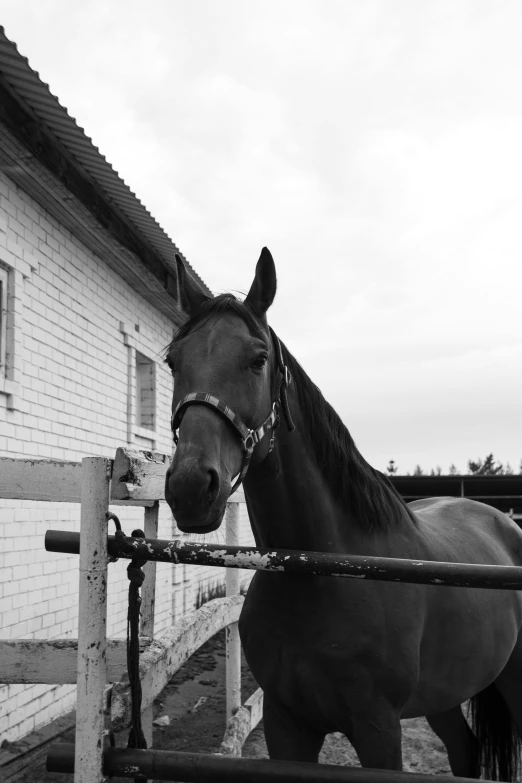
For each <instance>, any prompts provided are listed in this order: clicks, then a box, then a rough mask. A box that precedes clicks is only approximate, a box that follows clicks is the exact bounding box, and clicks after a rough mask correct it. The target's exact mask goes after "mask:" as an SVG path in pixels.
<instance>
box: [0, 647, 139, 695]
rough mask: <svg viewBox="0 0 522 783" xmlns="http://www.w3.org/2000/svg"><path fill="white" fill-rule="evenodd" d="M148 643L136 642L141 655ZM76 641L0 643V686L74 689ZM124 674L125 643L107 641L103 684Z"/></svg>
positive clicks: (117, 680) (121, 677) (118, 680)
mask: <svg viewBox="0 0 522 783" xmlns="http://www.w3.org/2000/svg"><path fill="white" fill-rule="evenodd" d="M149 644H150V639H145V638H142V639H140V652H144V651H145V650H146V649H147V647H148V646H149ZM77 658H78V640H77V639H15V640H10V639H0V683H2V684H4V685H28V684H41V685H76V676H77V665H76V663H77ZM126 671H127V640H126V639H107V682H121V680H123V679H124V677H125V672H126Z"/></svg>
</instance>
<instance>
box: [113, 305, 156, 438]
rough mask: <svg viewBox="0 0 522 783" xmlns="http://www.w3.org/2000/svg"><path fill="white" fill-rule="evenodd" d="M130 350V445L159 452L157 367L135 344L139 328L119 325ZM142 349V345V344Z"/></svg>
mask: <svg viewBox="0 0 522 783" xmlns="http://www.w3.org/2000/svg"><path fill="white" fill-rule="evenodd" d="M120 332H121V333H122V334H123V341H124V344H125V345H126V346H127V370H128V372H127V384H128V385H127V443H131V444H134V445H136V446H138V447H139V448H140V449H146V450H147V449H150V450H152V451H154V450H155V448H156V363H155V362H154V360H153V359H149V358H148V356H145V354H143V353H141V351H139V350H138V345H137V344H136V343H137V341H138V339H139V329H138V328H137V326H136V324H133V325H131V324H128V323H125V322H124V321H121V322H120ZM139 346H140V348H141V347H142V344H141V341H140V343H139Z"/></svg>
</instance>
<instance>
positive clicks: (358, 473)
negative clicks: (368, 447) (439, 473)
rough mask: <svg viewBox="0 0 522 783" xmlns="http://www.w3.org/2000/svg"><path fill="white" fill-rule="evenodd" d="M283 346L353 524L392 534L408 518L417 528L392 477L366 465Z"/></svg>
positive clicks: (322, 461) (317, 446)
mask: <svg viewBox="0 0 522 783" xmlns="http://www.w3.org/2000/svg"><path fill="white" fill-rule="evenodd" d="M281 345H282V348H283V358H284V361H285V364H287V365H288V369H289V370H290V372H291V374H292V378H293V385H295V390H296V393H297V398H298V400H299V405H300V408H301V412H302V417H303V421H304V422H305V424H306V427H307V430H308V434H309V437H310V443H311V444H313V449H314V452H315V456H316V459H317V464H318V466H319V469H320V470H321V473H322V475H323V477H324V479H325V481H326V484H327V486H328V488H329V489H330V491H331V492H332V495H333V496H334V497H335V498H336V500H338V501H339V502H340V503H343V504H345V505H346V506H347V507H348V508H349V509H350V511H351V512H352V516H353V519H354V521H355V522H356V523H357V524H359V525H360V526H361V527H362V528H363V529H365V530H369V531H387V530H393V529H394V528H396V527H398V526H399V527H400V526H402V525H403V524H404V517H405V513H406V515H407V516H408V517H409V518H410V519H411V521H412V522H414V523H415V525H416V524H417V519H416V517H415V515H414V514H413V512H412V511H411V509H410V508H408V506H407V504H406V503H405V502H404V500H403V499H402V498H401V496H400V495H399V493H398V492H397V490H396V489H395V487H394V486H393V484H392V483H391V481H390V480H389V479H388V477H387V476H385V475H384V474H383V473H381V472H380V471H379V470H376V469H375V468H373V467H372V466H371V465H370V464H369V463H368V462H366V460H365V459H364V457H363V456H362V454H361V452H360V451H359V449H358V448H357V446H356V445H355V441H354V440H353V438H352V436H351V435H350V433H349V431H348V428H347V427H346V425H345V424H344V423H343V422H342V420H341V418H340V417H339V415H338V414H337V413H336V412H335V410H334V409H333V408H332V406H331V405H330V403H329V402H327V401H326V400H325V398H324V397H323V395H322V393H321V391H320V389H319V387H318V386H316V384H315V383H314V382H313V381H312V380H311V379H310V378H309V377H308V375H307V374H306V372H305V371H304V370H303V368H302V367H301V365H300V364H299V362H298V361H297V359H296V358H295V357H294V356H293V355H292V354H291V353H290V351H289V350H288V348H287V347H286V346H285V345H284V344H283V343H281Z"/></svg>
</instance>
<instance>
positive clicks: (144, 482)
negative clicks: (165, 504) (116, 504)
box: [111, 448, 172, 502]
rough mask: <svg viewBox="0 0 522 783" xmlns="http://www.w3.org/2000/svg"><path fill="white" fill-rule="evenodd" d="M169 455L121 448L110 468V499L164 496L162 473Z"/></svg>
mask: <svg viewBox="0 0 522 783" xmlns="http://www.w3.org/2000/svg"><path fill="white" fill-rule="evenodd" d="M171 459H172V457H169V456H168V455H167V454H160V453H158V452H151V451H139V450H138V449H132V448H120V449H118V450H117V451H116V456H115V458H114V467H113V472H112V484H111V502H112V501H113V500H145V501H150V500H152V501H156V500H165V474H166V473H167V469H168V467H169V465H170V462H171Z"/></svg>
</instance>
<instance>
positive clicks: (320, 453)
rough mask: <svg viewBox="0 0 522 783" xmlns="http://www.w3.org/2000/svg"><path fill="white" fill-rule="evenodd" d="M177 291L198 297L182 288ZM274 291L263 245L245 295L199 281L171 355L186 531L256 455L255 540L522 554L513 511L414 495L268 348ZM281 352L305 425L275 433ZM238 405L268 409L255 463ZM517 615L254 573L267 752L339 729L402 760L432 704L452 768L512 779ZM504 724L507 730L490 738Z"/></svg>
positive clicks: (280, 754) (205, 516)
mask: <svg viewBox="0 0 522 783" xmlns="http://www.w3.org/2000/svg"><path fill="white" fill-rule="evenodd" d="M268 256H269V254H268ZM180 274H182V269H180ZM184 288H185V291H186V296H189V297H190V295H191V288H190V285H189V284H188V283H187V282H186V285H185V286H184ZM274 295H275V271H274V270H273V262H272V260H271V256H270V257H269V258H268V257H267V256H266V254H265V255H262V257H261V259H260V262H259V263H258V268H257V269H256V278H255V280H254V283H253V285H252V288H251V290H250V292H249V295H248V297H247V299H246V302H245V304H241V303H238V302H237V300H235V298H234V297H231V296H228V297H227V296H226V295H225V296H223V297H221V298H219V297H218V298H217V300H210V303H209V302H206V301H205V299H201V296H200V295H198V294H197V293H195V292H194V291H193V292H192V302H191V303H190V302H189V304H191V305H192V308H193V310H194V313H195V315H194V317H193V319H192V320H191V321H189V323H188V324H187V325H186V326H185V327H182V329H181V330H180V332H179V334H178V336H177V338H175V340H174V341H173V343H172V345H171V346H170V349H169V359H168V361H169V363H170V364H171V365H172V367H173V369H174V371H175V379H176V382H175V393H174V400H173V411H174V416H173V429H174V431H176V430H177V428H178V427H179V443H178V448H177V451H176V454H175V458H174V460H173V463H172V465H171V468H170V469H169V472H168V474H167V480H166V489H165V496H166V499H167V501H168V502H169V503H170V505H171V507H172V510H173V512H174V515H175V517H176V520H177V522H178V525H179V527H180V528H181V529H182V530H184V531H185V532H204V533H206V532H209V531H211V530H214V529H216V528H217V527H218V526H219V524H220V523H221V520H222V517H223V513H224V509H225V504H226V500H227V497H228V493H229V491H230V487H231V481H232V477H233V476H235V475H238V474H239V473H241V475H242V474H243V472H244V470H245V464H248V462H249V461H250V459H251V462H250V468H249V470H248V473H247V474H246V476H245V478H244V486H245V496H246V500H247V505H248V511H249V516H250V520H251V524H252V529H253V532H254V536H255V539H256V543H257V545H258V546H260V547H269V548H281V549H282V548H288V549H296V550H301V551H323V552H341V553H351V554H361V555H377V556H384V557H395V558H408V559H419V560H434V561H437V560H440V561H446V562H467V563H488V564H497V565H522V532H521V531H520V530H519V529H518V527H517V526H516V525H515V524H514V523H513V522H512V521H511V520H510V519H509V518H508V517H506V516H505V515H503V514H501V513H500V512H498V511H496V510H495V509H493V508H491V507H489V506H486V505H483V504H481V503H476V502H473V501H469V500H465V499H454V498H437V499H430V500H422V501H417V502H415V503H412V504H409V505H408V506H406V505H405V504H404V503H403V501H402V500H401V498H400V497H399V496H398V495H397V493H396V492H395V490H394V489H393V487H392V485H391V484H390V483H389V481H388V480H387V479H386V478H385V477H384V476H383V475H382V474H380V473H379V472H378V471H376V470H374V469H373V468H371V466H369V465H368V463H366V461H365V460H364V459H363V458H362V456H361V455H360V453H359V452H358V450H357V448H356V447H355V444H354V443H353V441H352V439H351V437H350V435H349V433H348V431H347V430H346V428H345V427H344V425H343V424H342V422H341V421H340V420H339V418H338V417H337V415H336V414H335V412H334V411H333V410H332V409H331V407H330V406H329V405H328V404H327V403H326V402H325V400H324V398H323V397H322V395H321V393H320V392H319V390H318V389H317V387H315V386H314V384H313V383H312V382H311V381H310V379H309V378H308V376H306V374H305V373H304V371H303V370H302V368H301V367H300V366H299V365H298V363H297V362H296V361H295V359H294V358H293V357H292V356H291V354H290V353H289V352H288V351H287V350H286V349H284V350H283V349H281V347H280V346H279V347H278V348H277V346H276V347H274V339H275V340H277V338H275V337H274V336H273V335H272V337H271V336H270V332H269V331H268V326H267V323H266V317H265V313H266V310H267V308H268V307H269V306H270V304H271V301H272V299H273V297H274ZM277 345H279V343H278V341H277ZM278 351H279V352H281V351H282V355H280V356H279V358H278V359H277V361H276V359H275V358H274V354H277V352H278ZM283 364H284V365H288V367H289V368H290V372H291V375H292V376H293V383H292V384H291V385H290V387H289V388H288V390H287V391H288V399H289V406H290V409H291V411H292V416H293V418H294V421H295V425H296V426H295V431H293V432H291V431H289V430H290V429H291V428H290V427H289V428H288V429H286V428H285V427H284V426H281V427H280V428H279V430H278V431H277V435H276V437H272V438H268V437H266V438H264V434H266V432H265V430H266V431H271V427H272V422H271V420H270V417H269V418H268V419H267V418H266V416H267V413H268V412H269V411H270V408H271V406H272V403H273V401H274V399H276V401H277V397H278V394H279V397H281V395H282V392H281V389H282V388H283V386H284V388H285V389H286V386H287V385H288V377H287V376H288V373H287V368H286V366H285V367H284V369H283ZM281 373H282V374H283V379H281V378H280V374H281ZM278 379H279V380H278ZM283 381H284V383H283ZM277 389H279V392H278V391H277ZM205 391H209V392H210V393H211V394H212V395H216V397H217V398H219V399H218V400H217V403H219V405H221V408H220V409H219V413H220V415H216V411H215V410H214V409H213V408H216V407H217V404H216V400H215V398H213V400H214V401H212V400H211V401H208V400H203V401H202V400H201V397H202V395H201V394H199V395H198V399H197V400H194V394H193V393H194V392H199V393H201V392H205ZM203 396H204V395H203ZM285 400H286V398H285ZM219 401H225V402H226V405H224V404H222V403H221V402H219ZM195 402H198V403H201V404H197V405H196V404H194V403H195ZM283 402H284V400H283ZM203 405H204V406H205V407H203ZM228 406H230V408H229V407H228ZM283 408H285V406H284V405H283ZM231 410H232V411H234V412H235V414H234V415H235V417H236V418H235V420H236V421H237V420H240V422H243V423H245V422H246V425H247V427H259V423H260V422H261V421H263V419H264V424H263V428H262V431H261V435H260V437H259V440H258V443H257V446H256V448H255V450H254V451H253V452H252V451H251V452H250V453H249V454H248V460H247V462H245V457H243V459H241V453H240V449H238V437H237V432H234V430H233V427H235V428H236V430H237V429H238V425H237V424H233V427H231V426H229V423H227V421H225V420H224V419H225V418H228V419H229V420H230V418H231ZM285 419H286V421H287V422H289V421H290V420H289V414H288V411H285ZM267 422H268V424H267ZM265 425H266V427H265ZM242 427H243V424H241V425H240V426H239V432H240V436H241V433H242V432H243V429H242ZM258 435H259V433H258ZM249 437H250V436H249ZM246 443H247V440H244V441H243V448H244V449H245V448H246V446H245V444H246ZM521 627H522V598H521V596H520V594H519V593H518V592H516V591H499V590H481V589H468V588H452V587H437V586H432V585H414V584H403V583H388V582H380V581H370V580H366V579H359V578H351V579H350V578H330V577H314V576H301V575H299V576H298V575H290V574H279V573H263V572H258V573H256V574H255V576H254V578H253V579H252V582H251V585H250V587H249V590H248V593H247V596H246V599H245V604H244V608H243V611H242V614H241V618H240V634H241V639H242V643H243V647H244V650H245V655H246V657H247V660H248V663H249V665H250V668H251V670H252V672H253V674H254V677H255V678H256V680H257V681H258V682H259V684H260V685H261V687H262V688H263V691H264V694H265V696H264V728H265V736H266V740H267V745H268V749H269V753H270V756H271V758H280V759H293V760H301V761H317V758H318V754H319V751H320V748H321V746H322V743H323V741H324V737H325V735H326V734H327V733H329V732H332V731H341V732H343V733H344V734H346V736H347V737H348V739H349V740H350V741H351V743H352V744H353V746H354V748H355V750H356V752H357V754H358V756H359V759H360V761H361V764H362V765H363V766H371V767H380V768H386V769H401V768H402V759H401V730H400V720H401V718H409V717H416V716H426V717H427V719H428V722H429V723H430V726H431V727H432V728H433V729H434V731H435V732H436V733H437V734H438V736H439V737H440V738H441V739H442V740H443V741H444V743H445V745H446V748H447V750H448V756H449V759H450V764H451V768H452V771H453V772H454V774H458V775H465V776H478V774H479V772H480V765H481V763H482V764H483V766H485V769H486V772H487V773H488V774H490V775H495V774H496V773H497V771H499V774H500V776H503V777H504V778H505V779H511V778H512V777H513V776H514V774H515V773H514V766H516V765H513V764H512V756H513V757H514V750H515V745H514V744H513V741H512V736H511V733H510V732H511V729H512V726H516V727H517V729H518V731H519V733H520V730H522V684H521V683H522V677H521V676H520V675H521V674H522V643H521V641H519V639H520V630H521ZM472 697H473V703H474V704H475V705H479V706H480V705H486V704H487V705H489V706H488V708H487V709H488V714H487V715H486V717H484V714H483V713H484V711H482V712H480V711H479V712H477V713H476V714H477V715H479V717H478V718H477V719H476V721H475V723H476V725H477V727H478V729H477V730H478V733H479V735H480V736H478V737H475V736H474V735H473V733H472V732H471V730H470V728H469V726H468V724H467V723H466V721H465V719H464V716H463V714H462V711H461V708H460V705H461V704H462V703H463V702H465V701H466V700H468V699H470V698H472ZM508 708H509V712H508ZM477 709H478V707H477ZM506 716H507V717H506ZM497 719H498V720H502V721H503V723H502V728H501V729H499V730H497V731H496V733H495V732H493V733H492V732H491V731H490V728H491V725H490V724H491V722H494V721H496V720H497ZM488 721H489V722H488ZM499 725H500V724H499ZM492 737H493V739H492ZM484 748H485V749H486V750H485V754H484V752H483V749H484ZM480 754H482V756H481V755H480ZM488 754H489V755H488ZM484 759H485V761H484Z"/></svg>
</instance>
